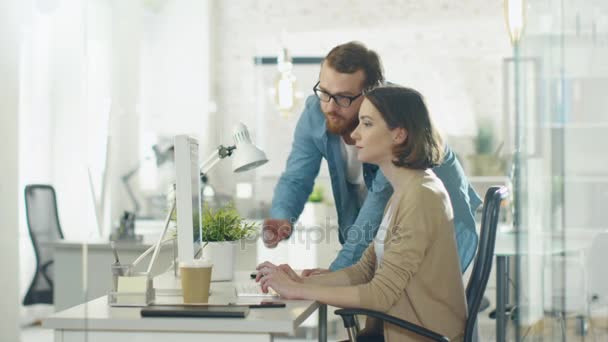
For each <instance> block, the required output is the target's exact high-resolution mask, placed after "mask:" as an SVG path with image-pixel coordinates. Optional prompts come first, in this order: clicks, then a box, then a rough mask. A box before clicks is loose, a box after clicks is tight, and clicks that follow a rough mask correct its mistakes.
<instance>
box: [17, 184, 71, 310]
mask: <svg viewBox="0 0 608 342" xmlns="http://www.w3.org/2000/svg"><path fill="white" fill-rule="evenodd" d="M25 215H26V218H27V228H28V231H29V233H30V238H31V240H32V246H33V247H34V254H35V255H36V273H34V279H32V283H31V284H30V287H29V289H28V290H27V294H26V295H25V298H23V305H32V304H53V269H52V265H53V251H52V247H50V246H41V245H40V242H52V241H57V240H60V239H63V233H62V231H61V226H60V225H59V216H58V215H57V197H56V196H55V189H53V187H52V186H50V185H41V184H32V185H27V186H26V187H25Z"/></svg>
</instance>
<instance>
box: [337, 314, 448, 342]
mask: <svg viewBox="0 0 608 342" xmlns="http://www.w3.org/2000/svg"><path fill="white" fill-rule="evenodd" d="M334 313H335V314H336V315H340V316H342V320H343V321H344V327H345V328H347V329H349V328H352V327H353V324H354V316H355V315H366V316H370V317H374V318H377V319H380V320H382V321H385V322H388V323H391V324H394V325H396V326H399V327H401V328H404V329H407V330H409V331H412V332H414V333H416V334H418V335H421V336H424V337H426V338H429V339H431V340H433V341H439V342H449V341H450V339H449V338H447V337H445V336H442V335H440V334H438V333H436V332H434V331H432V330H429V329H427V328H424V327H421V326H419V325H416V324H414V323H411V322H408V321H404V320H402V319H399V318H397V317H393V316H390V315H387V314H385V313H382V312H378V311H373V310H366V309H339V310H336V311H335V312H334Z"/></svg>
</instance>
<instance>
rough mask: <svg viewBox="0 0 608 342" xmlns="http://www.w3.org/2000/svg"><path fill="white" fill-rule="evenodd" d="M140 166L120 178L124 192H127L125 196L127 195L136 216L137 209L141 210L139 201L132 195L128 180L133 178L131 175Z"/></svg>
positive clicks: (138, 165)
mask: <svg viewBox="0 0 608 342" xmlns="http://www.w3.org/2000/svg"><path fill="white" fill-rule="evenodd" d="M140 166H141V164H139V163H138V164H137V166H135V167H134V168H133V169H132V170H131V171H129V172H127V173H126V174H125V175H124V176H122V177H121V179H122V183H123V184H124V186H125V190H127V195H129V199H130V200H131V202H133V207H134V210H133V211H134V212H135V214H136V215H137V213H139V209H140V208H141V207H140V205H139V201H138V200H137V197H135V194H134V193H133V189H131V185H130V184H129V180H130V179H131V177H133V175H134V174H135V173H136V172H137V171H139V168H140Z"/></svg>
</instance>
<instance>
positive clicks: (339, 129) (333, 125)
mask: <svg viewBox="0 0 608 342" xmlns="http://www.w3.org/2000/svg"><path fill="white" fill-rule="evenodd" d="M324 114H325V124H326V126H327V130H328V131H329V133H333V134H337V135H344V134H347V133H350V132H352V131H354V130H355V128H356V127H357V125H358V124H359V123H358V122H357V120H356V119H354V120H351V121H348V120H347V119H344V118H343V117H341V116H339V115H337V114H333V113H324ZM330 116H335V117H338V118H339V119H338V120H337V121H332V120H330V119H329V117H330Z"/></svg>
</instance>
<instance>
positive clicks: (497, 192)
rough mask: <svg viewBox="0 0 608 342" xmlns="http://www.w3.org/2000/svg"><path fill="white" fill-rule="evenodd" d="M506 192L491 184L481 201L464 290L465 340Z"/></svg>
mask: <svg viewBox="0 0 608 342" xmlns="http://www.w3.org/2000/svg"><path fill="white" fill-rule="evenodd" d="M508 194H509V192H508V190H507V188H505V187H498V186H493V187H490V188H489V189H488V191H487V192H486V197H485V198H484V201H483V209H482V216H481V232H480V234H479V246H478V249H477V255H476V256H475V263H474V264H473V271H472V273H471V277H470V278H469V283H468V284H467V290H466V295H467V306H468V311H469V317H468V318H467V323H466V328H465V339H464V340H465V341H471V340H472V334H473V332H474V326H475V323H476V321H477V312H478V311H479V306H480V305H481V300H482V298H483V294H484V292H485V290H486V285H487V284H488V279H489V277H490V271H491V270H492V259H493V257H494V247H495V245H496V230H497V227H498V214H499V213H500V204H501V202H502V201H503V200H504V199H505V198H507V196H508Z"/></svg>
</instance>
